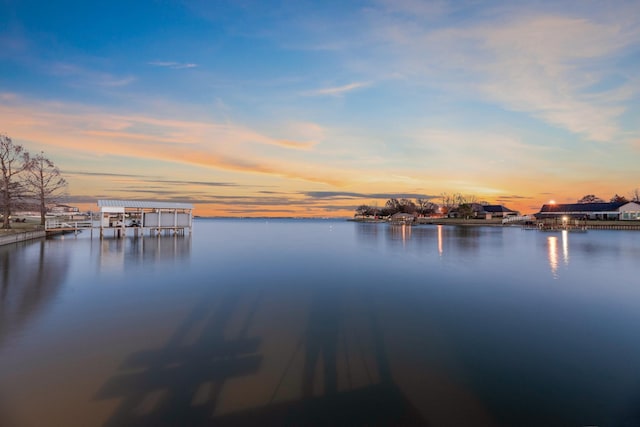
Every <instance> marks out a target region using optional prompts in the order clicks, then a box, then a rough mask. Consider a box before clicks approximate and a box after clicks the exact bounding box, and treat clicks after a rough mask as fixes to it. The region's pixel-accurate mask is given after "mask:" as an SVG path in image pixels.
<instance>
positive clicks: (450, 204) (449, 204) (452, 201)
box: [440, 193, 458, 212]
mask: <svg viewBox="0 0 640 427" xmlns="http://www.w3.org/2000/svg"><path fill="white" fill-rule="evenodd" d="M440 199H441V200H442V207H443V208H444V209H445V210H446V211H447V212H450V211H451V209H453V208H455V207H456V206H458V204H457V202H456V195H455V194H451V193H442V194H440Z"/></svg>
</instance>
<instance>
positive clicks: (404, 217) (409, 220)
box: [389, 212, 416, 224]
mask: <svg viewBox="0 0 640 427" xmlns="http://www.w3.org/2000/svg"><path fill="white" fill-rule="evenodd" d="M415 218H416V217H415V215H412V214H408V213H403V212H398V213H395V214H393V215H391V217H390V218H389V222H391V223H392V224H413V222H414V221H415Z"/></svg>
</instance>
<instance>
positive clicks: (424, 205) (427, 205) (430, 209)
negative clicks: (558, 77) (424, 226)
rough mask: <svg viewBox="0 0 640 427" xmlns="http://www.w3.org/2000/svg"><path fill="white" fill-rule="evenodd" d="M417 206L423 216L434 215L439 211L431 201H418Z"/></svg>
mask: <svg viewBox="0 0 640 427" xmlns="http://www.w3.org/2000/svg"><path fill="white" fill-rule="evenodd" d="M416 205H417V206H418V212H419V213H421V214H423V215H426V214H430V213H434V212H436V211H437V210H438V205H437V204H435V203H433V202H432V201H431V200H429V199H416Z"/></svg>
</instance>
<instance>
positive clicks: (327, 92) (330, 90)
mask: <svg viewBox="0 0 640 427" xmlns="http://www.w3.org/2000/svg"><path fill="white" fill-rule="evenodd" d="M370 85H371V83H370V82H354V83H349V84H346V85H343V86H334V87H327V88H322V89H315V90H310V91H306V92H303V95H306V96H340V95H343V94H345V93H347V92H351V91H354V90H356V89H360V88H363V87H367V86H370Z"/></svg>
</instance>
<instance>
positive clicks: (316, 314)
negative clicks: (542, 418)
mask: <svg viewBox="0 0 640 427" xmlns="http://www.w3.org/2000/svg"><path fill="white" fill-rule="evenodd" d="M242 288H243V286H238V285H237V284H236V285H234V286H229V287H226V288H225V290H224V291H223V293H222V295H217V296H215V297H214V298H202V299H201V301H200V302H199V303H198V304H197V305H196V306H195V307H194V308H193V309H192V310H191V312H190V313H189V314H188V315H187V316H186V318H185V319H184V320H183V321H182V322H181V323H180V324H179V325H177V327H176V328H175V330H174V332H173V333H172V335H171V336H170V337H169V339H168V340H167V342H166V344H165V345H164V346H163V347H161V348H152V349H147V350H141V351H137V352H135V353H133V354H131V355H130V356H129V357H128V358H127V359H126V360H125V361H124V363H123V364H122V365H121V367H120V372H119V373H117V374H116V375H115V376H113V377H112V378H111V379H109V380H108V381H107V382H106V383H105V384H104V385H103V386H102V387H101V388H100V390H99V391H98V393H97V394H96V396H95V397H96V399H98V400H103V399H119V401H120V402H121V403H120V405H119V406H118V408H117V409H116V411H115V412H114V413H113V415H112V416H111V417H110V419H109V420H108V421H107V422H106V423H105V424H104V426H105V427H110V426H160V427H162V426H173V425H198V426H213V425H216V426H218V425H233V426H256V425H295V426H297V425H305V426H316V425H318V426H319V425H354V426H356V425H360V426H368V425H416V426H420V425H425V422H424V420H423V418H422V416H421V415H420V413H419V411H418V410H417V409H416V408H415V407H414V406H413V404H412V403H410V402H409V401H408V400H407V398H406V397H405V396H404V394H403V392H402V391H401V390H400V388H399V387H398V386H397V385H396V384H395V382H394V380H393V377H392V373H391V368H390V365H389V360H388V357H387V350H386V346H385V341H384V332H383V330H382V325H381V322H380V321H379V320H378V314H377V313H376V311H375V310H374V307H373V303H372V299H371V295H370V292H369V293H368V294H357V295H356V294H353V295H350V296H349V295H346V294H345V291H344V288H343V287H342V286H341V285H338V284H333V285H331V284H328V285H327V284H325V285H323V286H315V285H314V286H313V288H312V289H311V293H310V294H309V295H308V297H307V298H303V299H304V300H306V303H303V300H297V301H296V302H295V303H294V304H295V305H296V306H305V305H306V306H307V307H308V309H306V310H302V311H300V312H298V313H297V315H296V317H298V319H292V318H288V319H286V322H284V323H279V324H276V325H274V319H276V320H275V322H277V319H278V317H279V316H281V313H279V307H278V306H273V305H271V304H269V303H267V302H265V299H267V296H265V295H264V294H263V293H262V292H261V291H258V292H257V295H256V292H255V290H254V291H253V292H246V291H244V290H243V289H242ZM273 292H277V289H269V293H270V295H268V297H269V299H272V300H273V298H274V296H273ZM282 297H283V296H282V295H280V296H278V297H276V300H278V299H281V298H282ZM299 297H302V295H299ZM345 304H348V307H349V311H347V310H346V307H347V306H345ZM305 319H306V320H305Z"/></svg>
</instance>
